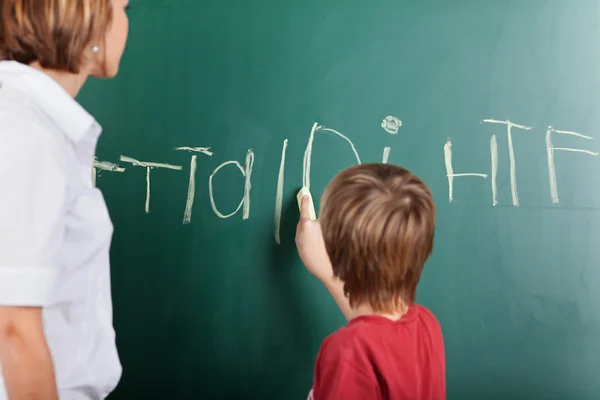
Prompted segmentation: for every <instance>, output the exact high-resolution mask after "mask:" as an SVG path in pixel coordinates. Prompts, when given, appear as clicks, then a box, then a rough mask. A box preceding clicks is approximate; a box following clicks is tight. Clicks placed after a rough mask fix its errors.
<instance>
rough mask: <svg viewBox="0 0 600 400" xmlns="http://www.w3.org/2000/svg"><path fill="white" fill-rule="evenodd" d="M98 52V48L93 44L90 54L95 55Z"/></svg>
mask: <svg viewBox="0 0 600 400" xmlns="http://www.w3.org/2000/svg"><path fill="white" fill-rule="evenodd" d="M99 51H100V48H99V47H98V45H97V44H95V45H93V46H92V53H97V52H99Z"/></svg>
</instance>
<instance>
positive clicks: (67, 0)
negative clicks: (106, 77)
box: [0, 0, 112, 73]
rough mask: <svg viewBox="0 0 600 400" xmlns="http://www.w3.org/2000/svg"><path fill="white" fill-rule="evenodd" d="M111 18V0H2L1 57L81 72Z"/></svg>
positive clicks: (101, 39)
mask: <svg viewBox="0 0 600 400" xmlns="http://www.w3.org/2000/svg"><path fill="white" fill-rule="evenodd" d="M111 19H112V2H111V0H0V60H13V61H18V62H20V63H23V64H31V63H33V62H36V61H37V62H39V63H40V64H41V66H42V67H44V68H47V69H53V70H58V71H68V72H71V73H79V72H80V69H81V66H82V63H83V62H84V60H85V56H86V53H87V52H88V51H91V47H92V46H94V45H98V46H102V45H103V44H104V43H103V40H104V37H105V34H106V31H107V29H108V27H109V25H110V22H111ZM95 41H98V42H99V43H96V42H95Z"/></svg>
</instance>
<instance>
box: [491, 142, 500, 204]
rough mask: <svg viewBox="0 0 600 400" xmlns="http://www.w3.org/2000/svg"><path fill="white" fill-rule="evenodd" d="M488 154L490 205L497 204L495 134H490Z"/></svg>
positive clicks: (496, 147)
mask: <svg viewBox="0 0 600 400" xmlns="http://www.w3.org/2000/svg"><path fill="white" fill-rule="evenodd" d="M490 156H491V159H492V205H493V206H495V205H496V204H498V200H497V192H498V189H497V186H496V178H497V177H498V142H497V141H496V135H492V138H491V139H490Z"/></svg>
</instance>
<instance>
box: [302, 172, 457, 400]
mask: <svg viewBox="0 0 600 400" xmlns="http://www.w3.org/2000/svg"><path fill="white" fill-rule="evenodd" d="M309 207H310V201H309V199H308V197H305V198H304V199H303V200H302V206H301V219H300V222H299V224H298V228H297V231H296V244H297V247H298V252H299V254H300V257H301V259H302V261H303V262H304V264H305V265H306V267H307V269H308V270H309V271H310V272H311V273H312V274H313V275H315V276H316V277H317V278H318V279H319V280H321V281H322V282H323V284H324V285H325V287H326V288H327V289H328V291H329V292H330V293H331V295H332V296H333V298H334V300H335V301H336V303H337V304H338V306H339V307H340V309H341V311H342V312H343V313H344V316H345V317H346V319H347V320H348V321H349V322H348V325H346V326H345V327H343V328H341V329H339V330H338V331H336V332H335V333H333V334H332V335H330V336H329V337H328V338H327V339H325V341H324V342H323V343H322V345H321V349H320V350H319V354H318V356H317V360H316V365H315V372H314V382H313V388H312V390H311V394H310V395H309V399H314V400H338V399H339V400H354V399H356V400H370V399H381V400H388V399H390V400H445V398H446V381H445V355H444V344H443V339H442V332H441V329H440V326H439V324H438V322H437V320H436V318H435V317H434V316H433V314H432V313H431V312H430V311H429V310H427V309H426V308H425V307H422V306H419V305H416V304H414V301H415V296H416V290H417V284H418V282H419V278H420V276H421V271H422V269H423V265H424V264H425V261H426V260H427V258H428V257H429V255H430V254H431V251H432V249H433V236H434V228H435V205H434V203H433V199H432V197H431V192H430V191H429V189H428V188H427V186H425V184H424V183H423V182H422V181H421V180H420V179H419V178H417V177H416V176H415V175H413V174H412V173H410V172H409V171H407V170H405V169H404V168H401V167H398V166H393V165H387V164H363V165H357V166H354V167H351V168H348V169H346V170H344V171H342V172H341V173H340V174H338V175H337V176H336V177H335V178H334V179H333V180H332V181H331V183H330V184H329V185H328V186H327V188H326V189H325V193H324V194H323V198H322V201H321V210H320V215H319V222H317V221H313V220H311V219H310V216H309Z"/></svg>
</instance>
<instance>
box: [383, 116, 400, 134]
mask: <svg viewBox="0 0 600 400" xmlns="http://www.w3.org/2000/svg"><path fill="white" fill-rule="evenodd" d="M401 126H402V121H400V120H399V119H398V118H396V117H394V116H391V115H388V116H387V117H385V118H384V119H383V121H381V127H382V128H383V129H385V131H386V132H387V133H390V134H392V135H395V134H397V133H398V130H399V129H400V127H401Z"/></svg>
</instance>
